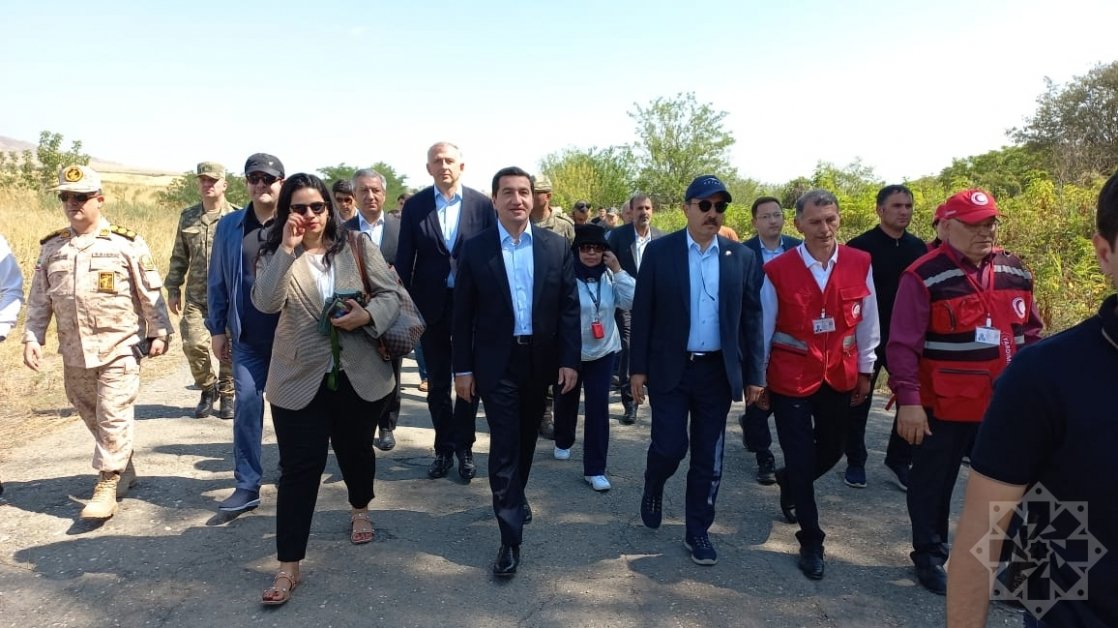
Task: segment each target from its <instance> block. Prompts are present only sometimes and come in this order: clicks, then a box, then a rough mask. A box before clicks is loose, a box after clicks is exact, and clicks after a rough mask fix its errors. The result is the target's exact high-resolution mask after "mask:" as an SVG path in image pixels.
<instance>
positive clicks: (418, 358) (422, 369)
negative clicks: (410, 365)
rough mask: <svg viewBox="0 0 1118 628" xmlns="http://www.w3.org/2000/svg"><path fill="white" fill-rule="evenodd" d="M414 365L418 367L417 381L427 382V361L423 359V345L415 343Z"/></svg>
mask: <svg viewBox="0 0 1118 628" xmlns="http://www.w3.org/2000/svg"><path fill="white" fill-rule="evenodd" d="M415 365H416V366H417V367H419V381H421V382H423V381H427V360H424V359H423V345H421V344H420V343H418V342H417V343H415Z"/></svg>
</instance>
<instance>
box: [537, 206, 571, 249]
mask: <svg viewBox="0 0 1118 628" xmlns="http://www.w3.org/2000/svg"><path fill="white" fill-rule="evenodd" d="M532 226H533V227H539V228H540V229H547V230H548V231H552V232H555V233H557V234H559V235H561V236H563V237H564V238H566V239H567V244H571V243H572V242H574V241H575V223H574V221H573V220H571V219H570V218H568V217H567V215H566V214H563V213H561V212H557V211H555V210H554V209H553V210H551V215H550V216H548V217H547V218H544V219H543V220H541V221H539V222H533V223H532Z"/></svg>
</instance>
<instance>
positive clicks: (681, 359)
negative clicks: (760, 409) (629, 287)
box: [629, 229, 764, 401]
mask: <svg viewBox="0 0 1118 628" xmlns="http://www.w3.org/2000/svg"><path fill="white" fill-rule="evenodd" d="M718 250H719V253H718V260H719V265H718V326H719V338H720V339H721V342H722V360H723V364H724V366H725V367H726V376H727V378H728V379H729V380H730V390H731V391H732V392H733V398H734V400H736V401H740V400H741V399H742V398H743V395H744V390H745V385H752V386H760V385H762V383H763V382H764V378H763V377H762V362H763V360H764V346H763V339H762V337H761V336H762V331H761V281H762V273H761V261H760V260H759V259H758V258H757V256H755V255H754V254H753V251H750V250H749V249H747V248H746V247H745V245H743V244H741V243H738V242H734V241H733V240H730V239H727V238H724V237H722V236H718ZM690 327H691V276H690V273H689V272H688V259H687V236H686V229H681V230H679V231H676V232H674V233H671V234H668V235H666V236H664V237H662V238H660V239H658V240H656V241H654V242H650V243H649V244H648V248H647V249H645V251H644V258H643V259H642V260H641V270H640V274H639V275H638V276H637V293H636V296H635V297H634V298H633V328H632V337H631V340H630V350H631V354H630V356H631V357H630V362H629V372H630V373H638V374H644V375H647V376H648V389H649V390H650V391H656V392H667V391H670V390H672V389H674V388H675V387H676V386H678V385H679V382H680V380H681V379H682V378H683V371H684V369H685V368H686V366H687V361H688V352H687V336H688V333H689V332H690Z"/></svg>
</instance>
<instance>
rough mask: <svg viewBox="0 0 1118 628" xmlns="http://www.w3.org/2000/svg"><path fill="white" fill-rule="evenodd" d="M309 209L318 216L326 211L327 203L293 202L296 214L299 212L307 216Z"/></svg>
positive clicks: (292, 209) (293, 209)
mask: <svg viewBox="0 0 1118 628" xmlns="http://www.w3.org/2000/svg"><path fill="white" fill-rule="evenodd" d="M308 209H309V210H311V211H312V212H314V215H315V216H318V215H319V214H321V213H322V212H324V211H326V203H307V204H303V203H292V204H291V211H293V212H295V213H296V214H299V215H300V216H305V215H306V214H307V210H308Z"/></svg>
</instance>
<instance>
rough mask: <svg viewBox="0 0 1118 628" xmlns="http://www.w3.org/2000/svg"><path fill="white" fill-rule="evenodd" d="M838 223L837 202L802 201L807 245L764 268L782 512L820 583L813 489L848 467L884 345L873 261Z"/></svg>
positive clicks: (825, 196) (821, 194)
mask: <svg viewBox="0 0 1118 628" xmlns="http://www.w3.org/2000/svg"><path fill="white" fill-rule="evenodd" d="M839 222H840V221H839V203H838V199H836V198H835V195H834V194H831V193H830V192H827V191H825V190H812V191H810V192H807V193H805V194H804V195H803V196H801V197H800V198H799V200H797V201H796V229H798V230H799V231H800V233H802V234H803V235H804V242H803V244H801V245H799V246H797V247H796V248H794V249H791V250H789V251H786V252H784V253H782V254H780V255H779V256H777V257H776V258H774V259H773V260H772V261H770V262H769V263H768V264H766V265H765V267H764V270H765V282H764V284H763V285H762V287H761V310H762V312H763V325H764V330H763V333H764V338H765V361H766V363H767V365H768V366H767V369H766V380H767V393H768V402H769V403H771V405H772V409H773V413H774V414H775V415H776V433H777V436H778V437H779V439H780V448H781V449H782V450H783V451H784V464H785V466H784V467H783V468H781V469H777V471H776V481H777V484H779V485H780V508H781V511H782V512H783V513H784V517H785V519H787V520H788V522H789V523H795V522H796V521H797V520H798V521H799V523H800V531H799V532H797V533H796V538H797V539H798V540H799V542H800V561H799V566H800V571H802V572H803V573H804V575H805V576H807V577H808V578H811V579H813V580H819V579H820V578H822V577H823V569H824V563H823V538H824V537H825V536H826V535H825V534H823V530H822V529H821V528H820V527H819V511H818V509H817V508H816V505H815V487H814V486H815V480H816V479H818V478H819V477H820V476H822V475H823V474H824V473H826V472H827V471H829V470H830V469H831V468H832V467H834V466H835V463H837V462H838V461H839V459H840V458H842V454H843V445H844V443H845V440H846V432H847V429H848V427H847V426H848V415H849V414H850V407H851V406H852V405H857V404H860V403H862V402H863V401H864V400H865V399H866V396H867V395H868V394H869V390H870V374H871V373H872V372H873V363H874V361H875V359H876V356H875V355H874V350H875V349H876V348H877V344H878V339H879V338H880V327H879V324H878V315H877V296H876V294H875V292H874V287H873V271H872V269H871V268H870V255H869V253H866V252H865V251H859V250H857V249H853V248H850V247H847V246H844V245H841V244H839V243H838V240H837V239H836V238H835V235H836V234H837V232H838V228H839ZM764 403H765V401H764V400H762V404H764Z"/></svg>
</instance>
